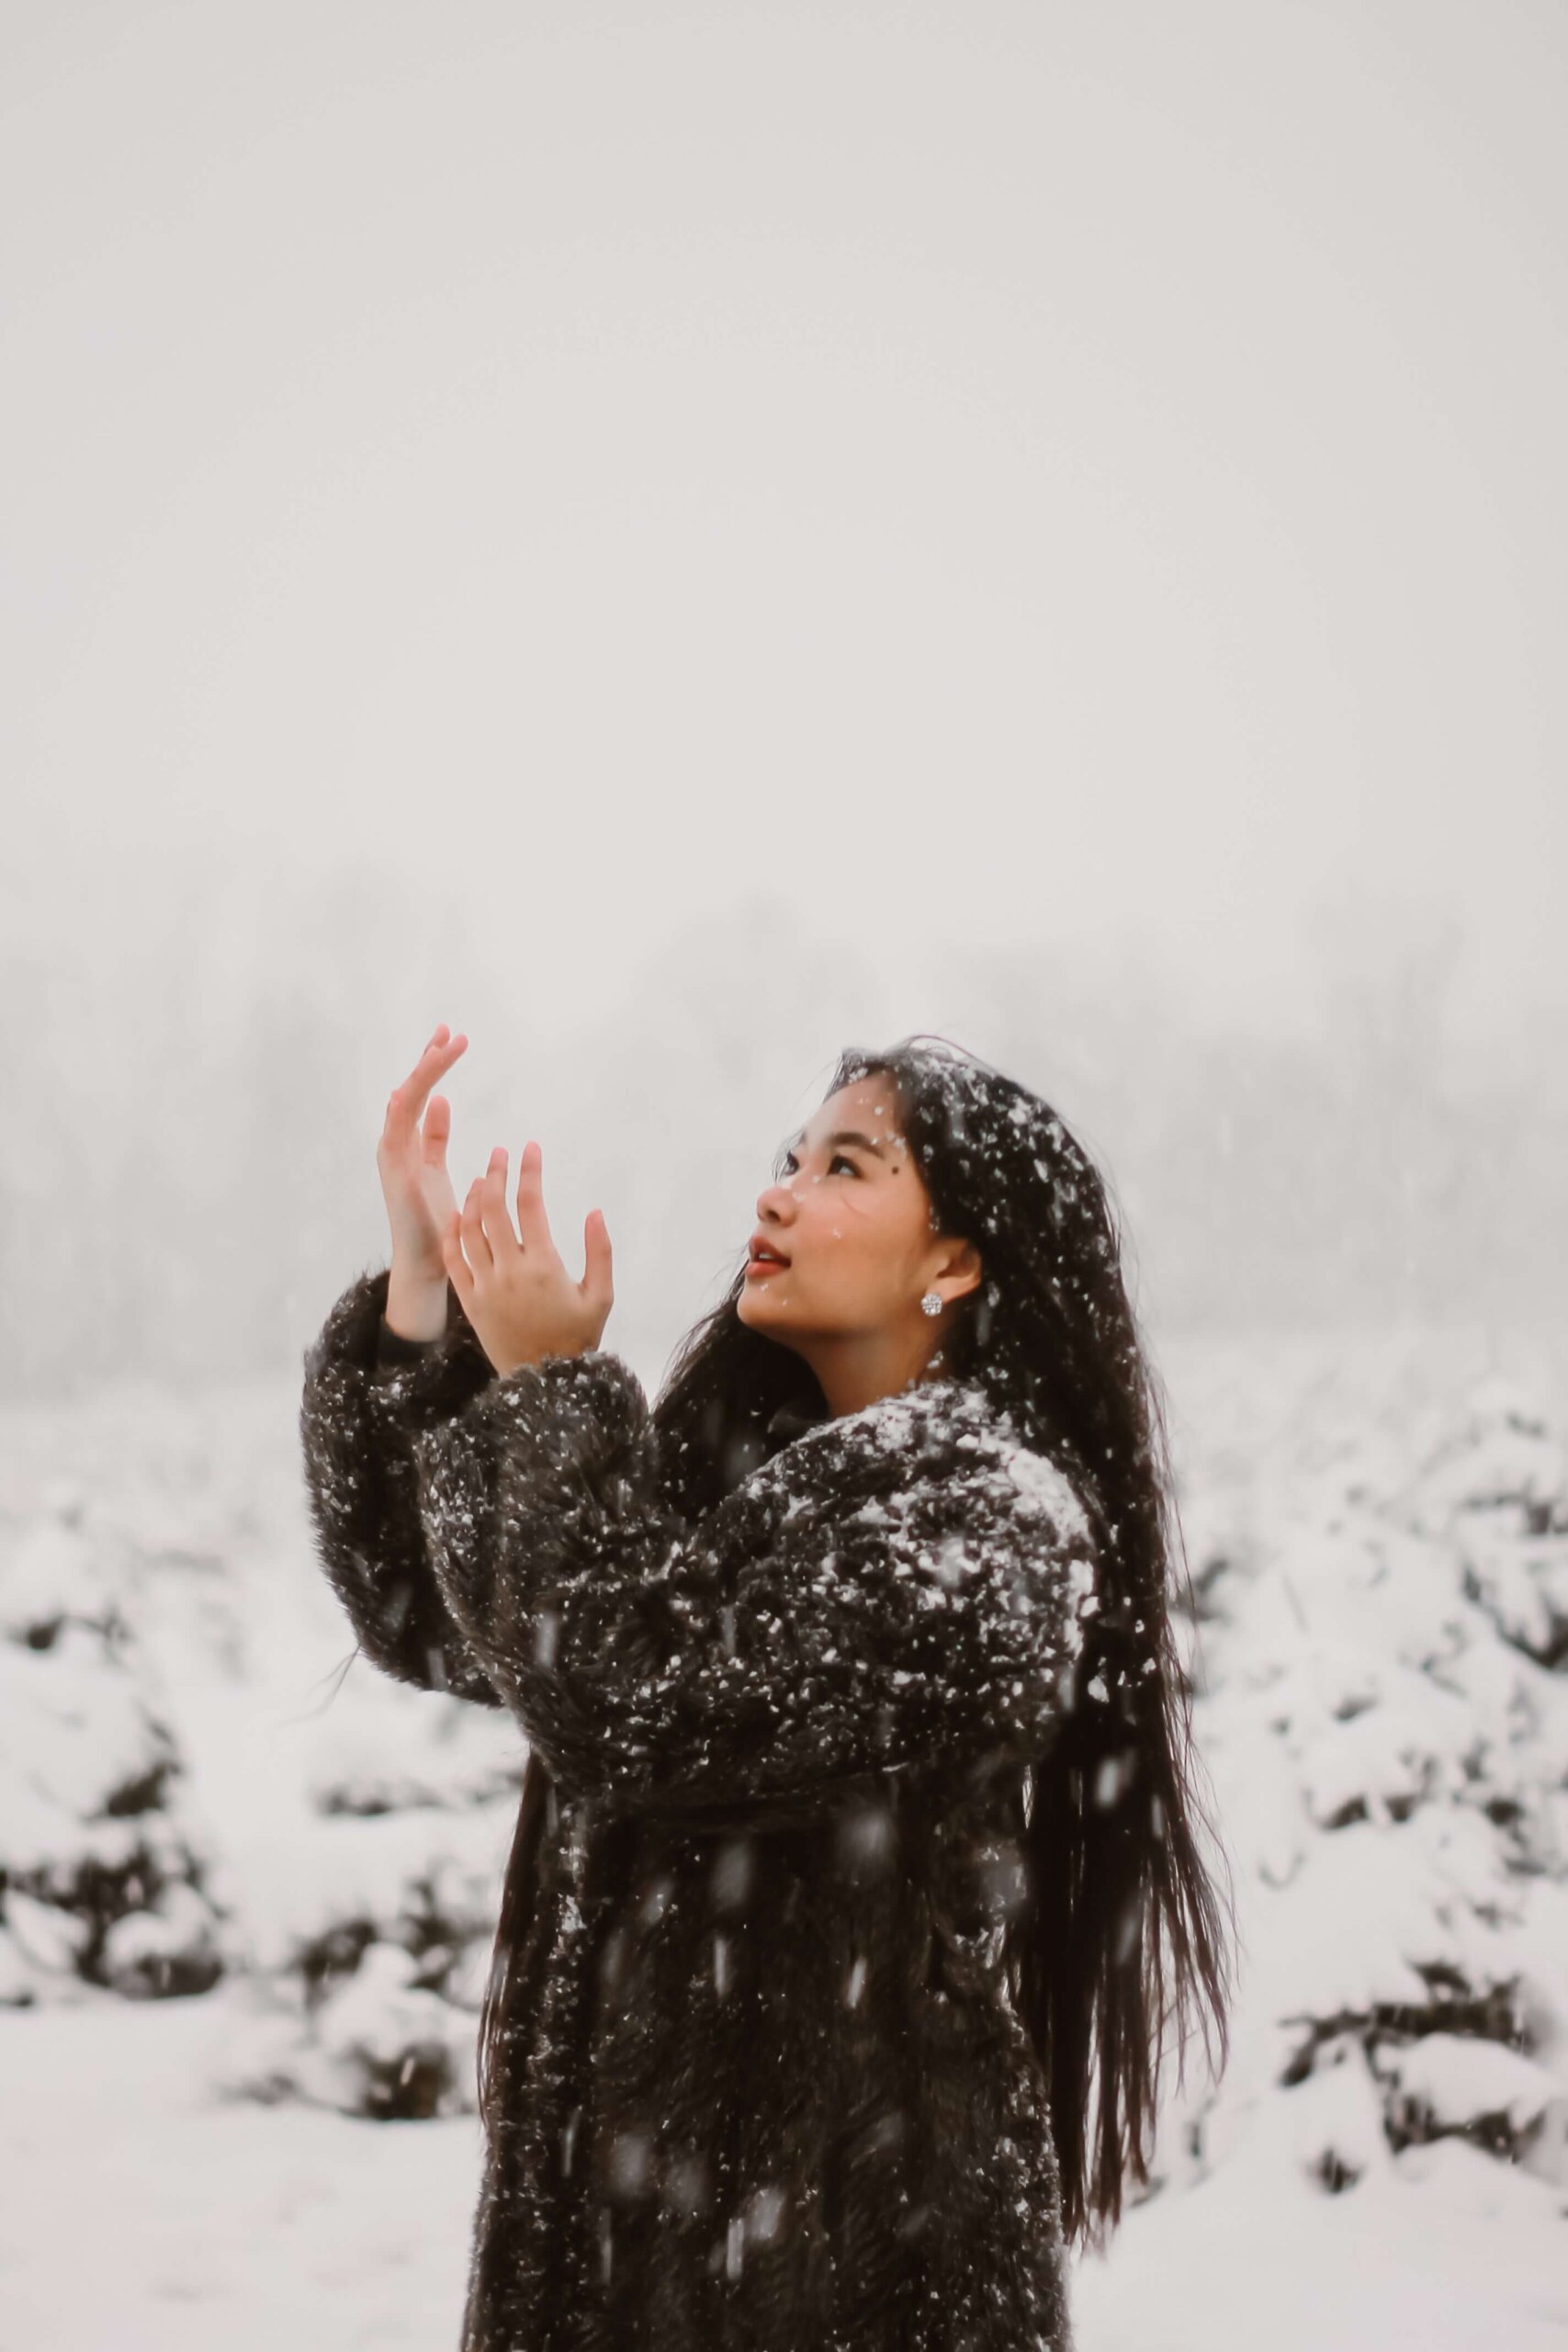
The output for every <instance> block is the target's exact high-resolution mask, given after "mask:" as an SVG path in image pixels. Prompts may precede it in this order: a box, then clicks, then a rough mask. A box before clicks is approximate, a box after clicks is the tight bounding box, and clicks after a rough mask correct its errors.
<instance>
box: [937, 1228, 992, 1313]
mask: <svg viewBox="0 0 1568 2352" xmlns="http://www.w3.org/2000/svg"><path fill="white" fill-rule="evenodd" d="M985 1271H986V1269H985V1267H984V1265H983V1264H982V1263H981V1260H980V1252H979V1251H978V1250H976V1247H975V1244H974V1243H973V1242H972V1241H954V1242H952V1243H950V1245H949V1246H948V1248H947V1249H946V1250H944V1251H943V1253H942V1259H941V1261H940V1262H939V1263H938V1265H937V1267H936V1269H935V1272H936V1273H937V1274H938V1275H939V1276H941V1277H942V1279H943V1280H944V1281H948V1280H951V1279H952V1278H953V1276H954V1275H961V1276H962V1277H963V1282H962V1285H961V1287H960V1288H959V1289H957V1290H955V1291H954V1292H953V1295H952V1296H951V1297H950V1298H949V1300H948V1302H947V1303H948V1305H949V1306H957V1304H958V1302H959V1300H960V1299H961V1298H967V1297H968V1295H969V1294H970V1292H971V1291H972V1290H978V1288H979V1286H980V1282H981V1278H982V1276H983V1275H984V1273H985Z"/></svg>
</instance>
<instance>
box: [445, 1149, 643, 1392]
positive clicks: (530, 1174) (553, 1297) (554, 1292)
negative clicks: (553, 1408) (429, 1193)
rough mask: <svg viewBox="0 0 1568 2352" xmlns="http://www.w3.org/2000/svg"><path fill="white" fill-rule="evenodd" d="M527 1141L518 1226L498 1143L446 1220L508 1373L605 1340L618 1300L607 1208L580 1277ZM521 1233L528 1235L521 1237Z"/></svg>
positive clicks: (458, 1267)
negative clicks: (549, 1209)
mask: <svg viewBox="0 0 1568 2352" xmlns="http://www.w3.org/2000/svg"><path fill="white" fill-rule="evenodd" d="M543 1161H544V1154H543V1152H542V1151H541V1150H540V1148H539V1147H538V1145H537V1144H536V1143H525V1145H524V1147H523V1157H522V1159H521V1160H520V1161H519V1163H518V1170H517V1231H516V1232H514V1231H513V1225H512V1218H511V1216H510V1215H509V1214H508V1211H507V1206H506V1154H505V1152H504V1151H503V1150H502V1148H501V1146H500V1145H499V1144H498V1145H497V1146H496V1148H495V1149H494V1150H493V1151H492V1152H491V1156H490V1167H489V1169H488V1170H487V1171H486V1173H485V1174H484V1175H483V1176H476V1177H475V1179H474V1181H473V1182H472V1183H471V1184H470V1185H469V1187H468V1198H467V1200H466V1201H465V1202H464V1204H463V1206H462V1208H461V1209H460V1210H457V1211H455V1212H454V1214H453V1216H452V1219H451V1222H450V1224H449V1225H448V1226H447V1227H446V1235H445V1238H444V1240H443V1243H442V1255H443V1256H444V1258H445V1259H446V1271H447V1272H448V1274H450V1276H451V1278H452V1285H453V1288H454V1289H455V1290H456V1291H457V1296H458V1298H459V1299H460V1300H461V1301H462V1306H463V1312H464V1314H465V1315H467V1317H468V1320H469V1322H470V1323H471V1324H472V1325H473V1327H474V1330H475V1332H476V1334H477V1336H478V1338H479V1345H480V1346H481V1347H482V1348H483V1350H484V1351H485V1353H486V1355H487V1356H489V1358H490V1360H491V1363H492V1364H494V1366H495V1368H496V1370H497V1372H499V1373H501V1374H502V1375H503V1376H504V1374H507V1373H509V1372H515V1371H516V1369H517V1367H518V1365H519V1364H524V1363H538V1362H539V1360H540V1358H541V1357H543V1356H580V1355H583V1354H585V1353H586V1352H587V1351H588V1350H589V1349H590V1348H596V1347H597V1346H598V1344H599V1341H600V1339H601V1337H602V1336H603V1333H604V1326H605V1324H606V1323H607V1322H608V1321H609V1318H610V1309H611V1307H612V1306H614V1305H615V1289H614V1286H613V1283H612V1281H611V1265H610V1236H609V1232H608V1230H607V1228H606V1227H605V1224H604V1214H603V1212H602V1211H601V1210H599V1209H590V1211H589V1212H588V1216H587V1217H586V1219H585V1220H584V1223H583V1228H582V1241H583V1255H584V1261H585V1271H584V1273H583V1277H582V1280H581V1282H573V1280H572V1278H571V1276H570V1274H569V1273H568V1272H567V1270H566V1268H565V1266H564V1265H563V1264H562V1263H561V1260H560V1253H559V1251H558V1250H557V1248H556V1245H555V1243H554V1241H553V1240H552V1239H551V1238H550V1227H549V1219H548V1218H547V1216H546V1215H545V1196H544V1189H543V1186H542V1185H541V1183H540V1181H539V1170H540V1168H541V1166H542V1165H543ZM519 1235H521V1238H519Z"/></svg>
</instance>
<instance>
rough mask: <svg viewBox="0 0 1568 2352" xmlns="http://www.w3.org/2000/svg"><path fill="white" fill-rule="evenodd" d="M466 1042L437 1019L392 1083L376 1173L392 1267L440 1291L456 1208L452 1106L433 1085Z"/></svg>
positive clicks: (449, 1067) (444, 1287) (377, 1152)
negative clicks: (450, 1158) (449, 1162)
mask: <svg viewBox="0 0 1568 2352" xmlns="http://www.w3.org/2000/svg"><path fill="white" fill-rule="evenodd" d="M467 1045H468V1039H467V1037H465V1036H464V1035H462V1034H461V1033H460V1032H459V1034H458V1035H457V1036H456V1037H454V1036H452V1035H451V1033H450V1032H449V1031H448V1029H447V1026H446V1023H445V1021H444V1022H443V1023H441V1026H440V1027H439V1028H438V1029H437V1031H436V1032H435V1035H434V1037H432V1039H431V1041H430V1043H429V1045H428V1046H426V1047H425V1049H424V1051H423V1054H421V1056H420V1057H419V1059H418V1061H417V1062H415V1064H414V1066H413V1068H412V1070H411V1071H410V1072H409V1074H408V1076H407V1078H405V1079H404V1080H403V1082H402V1084H401V1085H400V1086H399V1087H395V1088H394V1089H393V1091H392V1093H391V1095H390V1097H389V1100H388V1103H387V1123H386V1125H385V1126H384V1127H383V1128H382V1130H381V1140H380V1142H379V1143H378V1145H377V1147H376V1169H377V1173H378V1175H379V1177H380V1179H381V1193H382V1196H383V1198H384V1199H385V1201H386V1204H387V1219H388V1223H389V1225H390V1226H391V1228H392V1263H393V1267H394V1269H395V1270H396V1271H397V1272H398V1273H399V1274H400V1276H402V1277H403V1278H404V1279H405V1280H406V1281H407V1282H409V1283H439V1284H440V1285H441V1294H442V1296H443V1297H445V1296H446V1258H445V1254H444V1244H445V1241H446V1228H447V1227H448V1226H449V1225H450V1224H451V1222H452V1219H453V1217H454V1216H456V1214H457V1194H456V1193H454V1192H453V1190H452V1179H451V1178H450V1176H448V1174H447V1173H446V1141H447V1137H448V1136H450V1134H451V1132H452V1105H451V1104H450V1103H448V1102H447V1101H446V1097H445V1095H441V1094H435V1095H433V1094H432V1093H431V1091H430V1090H431V1088H432V1087H433V1086H434V1084H435V1081H436V1080H437V1079H438V1078H441V1077H443V1076H445V1074H446V1071H447V1070H449V1069H451V1067H452V1065H453V1063H454V1062H455V1061H456V1060H457V1057H458V1055H459V1054H460V1053H462V1052H463V1050H464V1049H465V1047H466V1046H467ZM427 1106H428V1107H427Z"/></svg>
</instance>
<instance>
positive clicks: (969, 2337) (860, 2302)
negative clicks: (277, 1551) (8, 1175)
mask: <svg viewBox="0 0 1568 2352" xmlns="http://www.w3.org/2000/svg"><path fill="white" fill-rule="evenodd" d="M386 1294H387V1274H386V1273H385V1272H381V1273H378V1274H371V1275H366V1276H364V1277H362V1278H361V1279H359V1280H358V1281H356V1282H355V1283H353V1284H352V1285H351V1286H350V1288H349V1289H348V1290H347V1291H346V1292H345V1293H344V1296H343V1297H342V1298H341V1299H340V1300H339V1301H338V1303H337V1305H336V1306H334V1307H333V1311H332V1313H331V1315H330V1316H329V1317H328V1318H327V1321H326V1324H325V1327H324V1329H323V1330H322V1332H321V1336H320V1338H319V1339H318V1340H317V1341H316V1342H315V1344H314V1345H313V1346H312V1348H311V1349H310V1351H309V1353H308V1356H307V1358H306V1380H305V1387H304V1396H303V1402H302V1406H301V1412H300V1433H301V1440H302V1445H303V1454H304V1467H305V1473H306V1483H307V1489H308V1494H309V1498H310V1509H311V1514H312V1520H313V1524H314V1527H315V1530H316V1535H317V1542H318V1547H319V1550H320V1554H321V1561H322V1564H323V1566H324V1567H325V1570H326V1573H327V1575H328V1577H330V1579H331V1581H332V1583H333V1587H334V1589H335V1590H336V1591H337V1593H338V1595H339V1597H340V1598H341V1600H342V1601H343V1603H344V1606H345V1608H346V1609H347V1611H348V1613H349V1615H350V1617H351V1619H352V1620H353V1623H354V1625H355V1630H356V1632H357V1634H358V1635H359V1640H360V1645H361V1647H362V1648H363V1650H364V1651H365V1652H366V1654H367V1656H368V1657H371V1658H372V1659H373V1660H374V1661H375V1663H376V1664H378V1666H380V1667H381V1668H383V1669H384V1670H385V1671H387V1672H389V1673H390V1674H392V1675H395V1676H398V1677H399V1678H400V1679H403V1680H405V1681H410V1682H414V1683H419V1684H422V1685H423V1686H425V1687H427V1688H434V1689H446V1690H450V1691H457V1692H459V1693H461V1694H462V1695H464V1696H466V1697H468V1698H471V1699H475V1700H478V1701H479V1702H482V1703H486V1704H491V1705H504V1706H506V1707H508V1708H510V1709H511V1711H512V1713H513V1714H514V1716H515V1717H516V1719H517V1721H518V1723H519V1724H520V1725H521V1727H522V1729H523V1731H524V1733H525V1736H526V1737H527V1739H528V1740H529V1742H530V1743H531V1744H532V1746H533V1747H534V1748H535V1750H536V1752H537V1754H538V1755H539V1757H540V1758H542V1759H543V1761H544V1763H545V1765H546V1766H547V1768H548V1771H549V1774H550V1778H551V1782H552V1786H551V1790H550V1799H549V1804H548V1806H547V1814H546V1818H545V1829H544V1835H543V1839H542V1842H541V1846H540V1849H539V1853H538V1860H537V1877H536V1901H535V1907H534V1913H533V1917H532V1922H531V1925H530V1928H529V1931H528V1936H527V1941H526V1946H525V1951H523V1952H522V1953H521V1954H520V1955H519V1956H518V1958H517V1960H516V1961H515V1962H513V1966H512V1968H511V1970H510V1972H509V1973H508V1975H507V1977H506V1980H505V1991H504V1996H503V1998H504V2007H503V2010H502V2018H501V2030H500V2038H499V2067H500V2082H501V2086H502V2112H503V2118H504V2120H503V2124H502V2131H501V2132H500V2134H499V2135H498V2143H497V2145H496V2146H495V2147H493V2148H489V2149H487V2154H486V2163H485V2172H484V2177H483V2181H482V2187H481V2193H480V2198H479V2210H478V2213H477V2215H476V2219H475V2223H474V2231H473V2242H472V2249H471V2262H470V2269H469V2287H468V2305H467V2311H466V2314H465V2319H464V2325H463V2335H462V2352H568V2347H571V2352H596V2348H597V2347H610V2346H616V2347H622V2346H627V2347H629V2346H648V2347H650V2352H663V2347H666V2346H668V2347H671V2352H672V2348H673V2347H675V2346H680V2347H682V2352H689V2347H692V2346H705V2347H708V2346H712V2347H716V2352H717V2347H723V2346H732V2345H733V2346H742V2345H743V2346H748V2347H752V2352H884V2347H886V2352H894V2347H895V2346H897V2347H898V2352H910V2348H911V2347H920V2352H1045V2348H1046V2347H1051V2352H1070V2348H1071V2340H1072V2339H1071V2334H1070V2325H1069V2314H1068V2307H1067V2295H1066V2254H1065V2247H1064V2242H1063V2236H1062V2229H1061V2198H1060V2181H1059V2174H1058V2169H1057V2163H1056V2155H1055V2146H1054V2143H1053V2139H1052V2132H1051V2125H1050V2120H1049V2112H1048V2104H1047V2098H1046V2086H1045V2080H1044V2076H1043V2072H1042V2070H1041V2067H1040V2065H1039V2063H1038V2060H1037V2058H1036V2056H1035V2053H1034V2051H1033V2047H1032V2042H1031V2041H1030V2038H1029V2035H1028V2032H1027V2030H1026V2029H1025V2027H1024V2025H1023V2023H1022V2021H1021V2018H1020V2017H1019V2016H1018V2014H1017V2012H1016V2011H1015V2008H1014V2007H1013V2004H1012V2001H1011V1998H1010V1991H1009V1981H1008V1973H1007V1968H1006V1963H1005V1959H1004V1938H1005V1936H1006V1932H1007V1930H1008V1928H1009V1924H1010V1921H1012V1920H1013V1919H1014V1917H1015V1915H1017V1914H1018V1913H1019V1912H1020V1911H1021V1908H1022V1907H1023V1905H1024V1904H1025V1900H1026V1896H1025V1889H1024V1884H1023V1873H1022V1854H1021V1839H1022V1835H1023V1829H1024V1819H1023V1812H1022V1781H1021V1775H1022V1770H1023V1768H1024V1766H1025V1765H1026V1764H1028V1763H1030V1762H1032V1761H1034V1760H1036V1759H1038V1758H1042V1757H1046V1756H1048V1752H1049V1750H1050V1748H1051V1746H1052V1743H1053V1740H1054V1737H1055V1733H1056V1731H1057V1729H1058V1727H1059V1725H1060V1723H1061V1720H1062V1717H1063V1715H1064V1713H1066V1711H1067V1710H1068V1709H1069V1708H1070V1707H1071V1705H1072V1703H1073V1686H1074V1678H1075V1669H1076V1665H1077V1658H1078V1655H1079V1648H1080V1641H1081V1634H1080V1625H1079V1616H1078V1610H1079V1604H1080V1603H1081V1602H1082V1601H1083V1600H1086V1599H1087V1597H1088V1596H1089V1593H1090V1592H1091V1590H1092V1588H1093V1563H1092V1544H1091V1537H1090V1531H1089V1520H1088V1518H1087V1516H1086V1514H1085V1512H1084V1510H1083V1509H1082V1506H1081V1504H1080V1501H1079V1499H1078V1497H1077V1492H1076V1491H1075V1488H1074V1487H1073V1485H1072V1483H1071V1482H1070V1480H1069V1479H1068V1477H1067V1476H1066V1474H1065V1472H1064V1471H1063V1470H1062V1469H1060V1468H1058V1467H1057V1466H1056V1464H1054V1463H1053V1462H1052V1461H1050V1460H1049V1459H1047V1458H1045V1457H1044V1456H1043V1455H1042V1454H1040V1453H1036V1452H1033V1451H1032V1450H1030V1449H1029V1448H1027V1447H1025V1446H1024V1445H1022V1444H1021V1442H1020V1440H1019V1437H1018V1435H1017V1432H1016V1430H1015V1428H1014V1426H1013V1424H1012V1422H1011V1420H1010V1419H1009V1417H1008V1416H1007V1415H1006V1414H1005V1413H1002V1412H1000V1411H998V1408H996V1406H995V1405H993V1404H992V1402H991V1401H990V1400H989V1399H988V1397H987V1395H986V1394H985V1392H984V1391H983V1390H982V1389H981V1388H980V1387H979V1386H978V1385H971V1384H968V1383H964V1382H960V1381H956V1380H953V1379H944V1380H941V1381H934V1382H930V1383H926V1384H922V1385H919V1386H918V1387H916V1388H914V1389H909V1390H906V1391H904V1392H902V1393H901V1394H899V1395H897V1396H896V1397H884V1398H882V1399H880V1400H879V1401H878V1402H876V1403H875V1404H873V1405H870V1406H867V1407H865V1408H863V1409H862V1410H861V1411H859V1412H854V1413H849V1414H844V1415H840V1416H839V1417H838V1418H836V1419H824V1420H821V1421H818V1422H817V1423H815V1424H813V1425H808V1426H806V1427H804V1428H799V1429H798V1433H797V1434H795V1435H793V1436H792V1437H789V1438H788V1439H787V1442H781V1438H782V1436H783V1431H782V1430H781V1429H780V1428H778V1427H775V1428H774V1429H773V1431H772V1432H771V1442H773V1446H774V1450H773V1453H771V1455H769V1456H768V1457H767V1458H765V1459H763V1460H762V1461H761V1462H760V1463H758V1464H756V1466H754V1467H753V1468H752V1469H751V1470H750V1472H749V1473H748V1474H747V1475H746V1476H742V1477H741V1478H740V1479H739V1481H738V1482H737V1483H736V1484H735V1485H733V1486H732V1487H731V1488H730V1489H729V1491H728V1493H727V1494H726V1495H725V1496H724V1497H723V1498H722V1499H721V1500H720V1501H719V1502H718V1503H717V1504H716V1505H715V1506H714V1507H713V1508H712V1509H710V1510H706V1511H705V1512H703V1513H701V1514H699V1515H697V1516H694V1517H691V1518H687V1517H683V1516H682V1515H681V1514H680V1513H679V1512H677V1511H674V1510H671V1508H669V1506H668V1505H667V1503H665V1502H663V1501H661V1499H660V1485H659V1481H658V1479H657V1476H656V1470H657V1465H658V1462H659V1453H658V1448H659V1443H660V1437H659V1432H658V1430H657V1429H656V1426H655V1424H654V1422H653V1420H652V1418H651V1416H650V1413H649V1405H648V1400H647V1397H646V1396H645V1394H644V1391H643V1389H642V1386H641V1385H640V1383H639V1382H638V1380H637V1377H636V1375H635V1374H633V1373H632V1372H631V1371H630V1370H629V1368H628V1367H627V1366H626V1363H624V1362H623V1361H622V1360H621V1359H620V1358H619V1357H617V1356H615V1354H613V1353H610V1352H608V1351H603V1350H594V1351H590V1352H589V1353H587V1354H585V1355H581V1356H578V1357H563V1356H552V1357H547V1358H546V1359H545V1360H544V1361H543V1362H542V1363H537V1364H533V1365H527V1366H524V1367H521V1368H520V1369H518V1370H517V1371H515V1372H513V1373H512V1374H509V1375H508V1376H507V1377H505V1378H504V1379H497V1378H496V1377H495V1376H494V1374H493V1372H492V1369H491V1366H490V1364H489V1363H488V1361H487V1360H486V1359H485V1357H484V1355H483V1352H482V1350H480V1348H479V1342H478V1340H477V1338H476V1336H475V1335H474V1333H473V1331H472V1328H471V1326H469V1325H468V1321H467V1318H466V1317H463V1316H462V1315H461V1312H460V1309H458V1308H457V1306H456V1293H455V1292H453V1293H450V1294H449V1305H450V1306H451V1308H452V1314H453V1320H452V1323H451V1325H450V1326H449V1329H448V1333H447V1337H446V1340H444V1341H442V1342H441V1343H439V1344H438V1345H435V1346H434V1347H432V1348H431V1349H430V1350H428V1351H424V1352H423V1354H422V1355H421V1356H420V1357H419V1358H417V1359H413V1358H412V1357H411V1358H410V1360H409V1361H407V1362H402V1361H399V1362H396V1363H392V1364H391V1365H390V1366H389V1365H387V1364H386V1363H385V1362H384V1361H383V1363H382V1365H381V1369H380V1370H379V1371H378V1334H379V1333H380V1330H381V1317H382V1312H383V1309H384V1307H385V1304H386ZM391 1352H393V1353H394V1354H396V1355H398V1356H403V1355H405V1354H407V1353H408V1352H409V1351H406V1350H399V1349H394V1350H393V1351H391ZM796 1426H797V1427H798V1425H796ZM1046 1769H1049V1767H1048V1765H1047V1768H1046Z"/></svg>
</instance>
